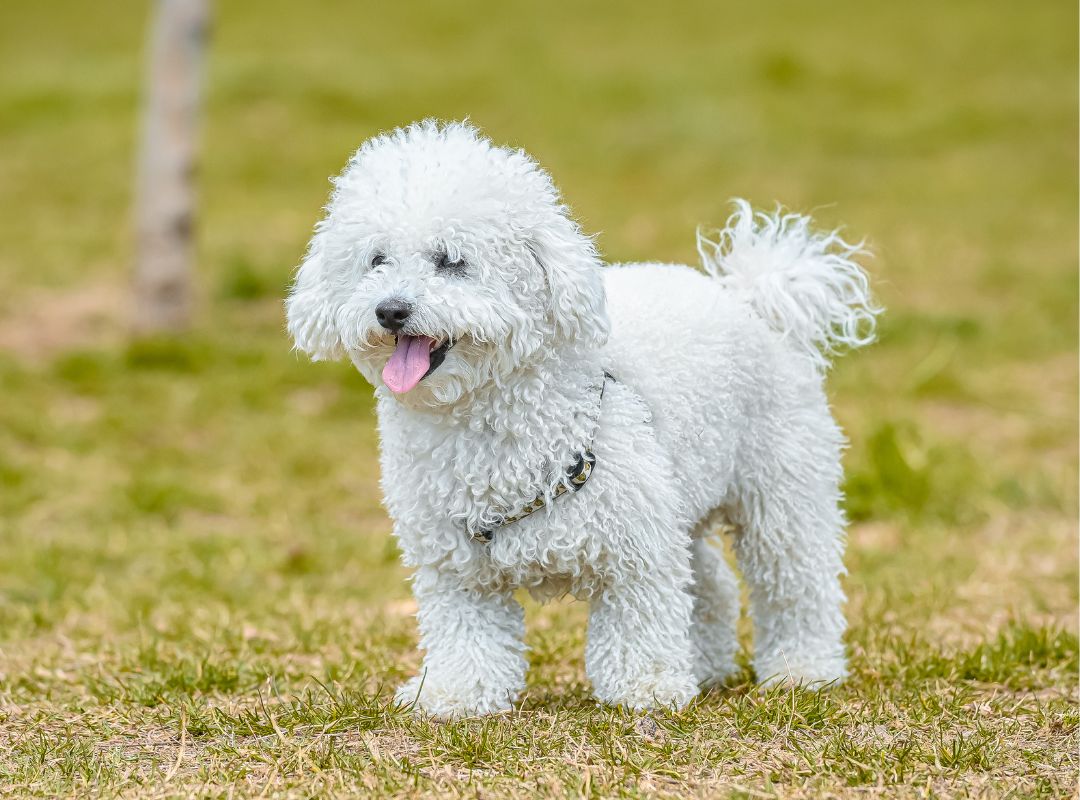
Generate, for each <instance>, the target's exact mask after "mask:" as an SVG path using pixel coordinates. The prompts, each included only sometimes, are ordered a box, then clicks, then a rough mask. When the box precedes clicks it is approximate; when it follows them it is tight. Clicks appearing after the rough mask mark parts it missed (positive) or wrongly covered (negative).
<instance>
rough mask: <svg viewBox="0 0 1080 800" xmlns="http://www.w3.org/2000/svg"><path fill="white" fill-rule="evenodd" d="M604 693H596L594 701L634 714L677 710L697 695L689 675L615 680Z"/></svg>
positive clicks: (676, 674) (665, 675)
mask: <svg viewBox="0 0 1080 800" xmlns="http://www.w3.org/2000/svg"><path fill="white" fill-rule="evenodd" d="M614 684H615V685H614V686H612V687H611V688H610V689H609V690H608V691H606V692H603V693H597V699H598V700H599V701H600V702H602V703H605V704H607V705H611V706H624V707H626V708H630V709H633V710H634V711H648V710H650V709H654V708H674V709H679V708H682V707H683V706H685V705H686V704H687V703H689V702H690V701H691V700H693V699H694V698H695V697H696V696H697V693H698V686H697V681H696V680H694V677H693V675H691V674H689V673H685V674H684V673H682V672H673V673H660V674H654V675H647V676H642V677H638V678H635V679H632V680H625V681H615V682H614Z"/></svg>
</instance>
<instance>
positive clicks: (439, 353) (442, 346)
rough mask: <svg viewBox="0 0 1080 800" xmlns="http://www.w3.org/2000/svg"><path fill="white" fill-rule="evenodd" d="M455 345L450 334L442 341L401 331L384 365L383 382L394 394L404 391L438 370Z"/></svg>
mask: <svg viewBox="0 0 1080 800" xmlns="http://www.w3.org/2000/svg"><path fill="white" fill-rule="evenodd" d="M453 346H454V342H453V340H452V339H450V338H449V337H447V338H446V339H444V340H443V341H442V343H439V342H438V341H436V340H435V339H434V338H433V337H431V336H411V335H409V334H405V333H402V334H398V336H397V344H396V345H395V347H394V352H393V353H391V355H390V358H389V360H388V361H387V362H386V366H384V367H383V372H382V379H383V383H385V384H386V386H387V388H388V389H390V391H391V392H393V393H394V394H404V393H405V392H407V391H409V390H410V389H413V388H414V387H415V386H416V384H418V383H420V381H422V380H423V379H424V378H426V377H427V376H428V375H430V374H431V373H432V372H434V371H435V370H437V369H438V368H439V366H440V365H441V364H442V363H443V360H444V359H445V358H446V353H447V351H448V350H449V349H450V348H451V347H453Z"/></svg>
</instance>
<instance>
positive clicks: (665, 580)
mask: <svg viewBox="0 0 1080 800" xmlns="http://www.w3.org/2000/svg"><path fill="white" fill-rule="evenodd" d="M685 571H686V570H685V569H679V570H675V571H673V572H672V573H671V574H668V573H666V572H665V570H664V569H663V568H662V567H661V568H660V569H658V570H657V571H656V572H654V573H652V574H650V575H647V576H646V575H642V576H639V577H638V578H637V579H636V580H633V581H626V582H621V583H618V584H615V585H611V586H608V587H605V588H604V589H603V590H602V592H601V593H600V595H599V596H598V597H596V598H595V599H594V600H593V604H592V610H591V612H590V614H589V640H588V645H587V646H586V648H585V671H586V672H587V673H588V676H589V680H590V681H592V685H593V692H594V693H595V695H596V698H597V699H598V700H600V701H601V702H603V703H608V704H610V705H624V706H627V707H629V708H634V709H646V708H655V707H657V706H674V707H677V708H681V707H682V706H684V705H686V704H687V703H688V702H690V700H691V699H692V698H693V697H694V695H696V694H697V691H698V687H697V683H696V681H695V680H694V675H693V663H694V657H693V652H692V649H691V644H690V619H691V611H692V609H693V600H692V599H691V597H690V594H689V592H688V591H687V589H686V587H685V580H684V579H683V578H682V576H683V574H684V572H685Z"/></svg>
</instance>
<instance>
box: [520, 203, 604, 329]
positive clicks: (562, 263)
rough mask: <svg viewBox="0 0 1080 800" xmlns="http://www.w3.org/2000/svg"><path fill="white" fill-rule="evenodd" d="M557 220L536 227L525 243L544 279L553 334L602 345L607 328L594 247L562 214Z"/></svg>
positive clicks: (597, 261) (600, 277) (597, 259)
mask: <svg viewBox="0 0 1080 800" xmlns="http://www.w3.org/2000/svg"><path fill="white" fill-rule="evenodd" d="M557 219H558V221H557V222H556V223H555V224H554V225H544V226H539V227H538V228H537V229H536V230H534V231H533V233H532V235H531V236H530V238H529V241H528V247H529V250H530V251H532V254H533V257H534V258H535V259H536V261H537V262H538V263H539V264H540V267H541V269H543V271H544V275H545V277H546V278H547V286H548V303H549V312H550V314H551V320H552V322H553V324H554V326H555V332H556V334H558V335H559V336H560V337H562V338H564V339H567V340H574V341H581V342H591V343H594V344H597V345H600V344H603V343H604V342H606V341H607V337H608V329H609V325H608V317H607V302H606V300H605V296H604V280H603V276H602V275H601V273H600V257H599V255H598V254H597V252H596V246H595V245H594V244H593V242H592V240H591V239H590V238H589V237H588V236H585V235H584V234H583V233H582V232H581V231H580V229H578V226H577V225H576V224H575V223H574V222H573V221H572V220H570V219H569V218H567V217H565V216H563V215H562V214H559V215H558V217H557Z"/></svg>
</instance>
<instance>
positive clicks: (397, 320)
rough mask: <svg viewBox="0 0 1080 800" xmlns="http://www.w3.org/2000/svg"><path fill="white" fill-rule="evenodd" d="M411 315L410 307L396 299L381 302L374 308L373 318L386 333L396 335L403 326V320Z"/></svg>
mask: <svg viewBox="0 0 1080 800" xmlns="http://www.w3.org/2000/svg"><path fill="white" fill-rule="evenodd" d="M410 314H412V306H411V305H410V304H409V303H406V302H405V301H404V300H398V299H397V298H394V299H391V300H383V301H382V302H381V303H379V304H378V305H377V306H375V318H376V319H378V320H379V324H380V325H382V326H383V327H384V328H386V329H387V330H388V331H393V332H394V333H397V332H398V331H400V330H401V329H402V328H403V327H404V326H405V320H407V319H408V318H409V315H410Z"/></svg>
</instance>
